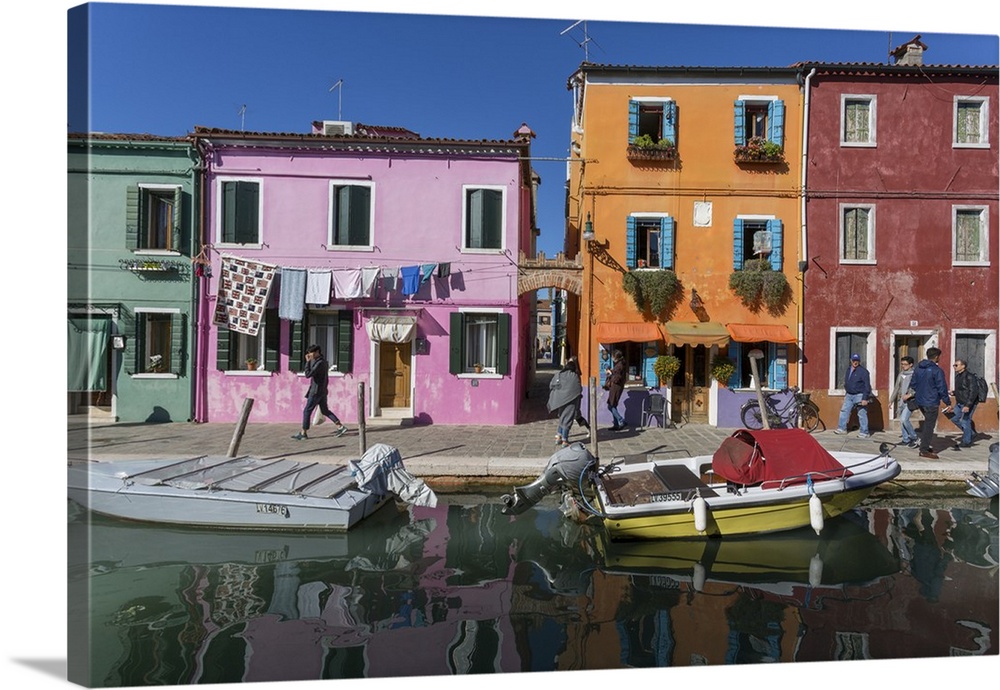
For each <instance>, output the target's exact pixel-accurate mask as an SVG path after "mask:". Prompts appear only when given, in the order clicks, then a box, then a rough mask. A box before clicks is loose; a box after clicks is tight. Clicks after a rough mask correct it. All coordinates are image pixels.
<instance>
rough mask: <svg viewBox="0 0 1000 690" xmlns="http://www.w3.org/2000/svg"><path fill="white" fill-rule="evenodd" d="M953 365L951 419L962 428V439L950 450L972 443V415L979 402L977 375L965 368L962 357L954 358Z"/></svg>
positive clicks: (965, 446) (959, 448) (966, 446)
mask: <svg viewBox="0 0 1000 690" xmlns="http://www.w3.org/2000/svg"><path fill="white" fill-rule="evenodd" d="M954 366H955V390H953V391H952V392H951V394H952V396H954V398H955V414H953V415H952V416H951V421H952V422H953V423H954V424H955V426H957V427H958V428H959V429H961V430H962V440H961V441H959V442H958V444H957V445H955V446H953V447H952V450H961V449H962V448H968V447H969V446H971V445H972V436H973V432H972V415H973V413H975V411H976V405H978V404H979V390H978V386H977V385H976V379H977V378H978V377H977V376H976V375H975V374H974V373H972V372H971V371H969V370H968V369H967V368H966V363H965V360H964V359H956V360H955V365H954Z"/></svg>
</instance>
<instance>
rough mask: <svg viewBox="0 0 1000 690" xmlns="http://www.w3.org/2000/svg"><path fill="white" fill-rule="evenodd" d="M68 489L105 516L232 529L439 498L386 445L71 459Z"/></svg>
mask: <svg viewBox="0 0 1000 690" xmlns="http://www.w3.org/2000/svg"><path fill="white" fill-rule="evenodd" d="M68 487H69V497H70V499H72V500H73V501H75V502H77V503H79V504H81V505H82V506H84V507H86V508H88V509H89V510H91V511H93V512H95V513H100V514H102V515H111V516H114V517H118V518H123V519H127V520H138V521H143V522H156V523H166V524H174V525H192V526H198V527H215V528H229V529H263V530H321V531H346V530H349V529H350V528H351V527H353V526H354V525H356V524H357V523H358V522H360V521H361V520H363V519H364V518H366V517H368V516H369V515H371V514H373V513H374V512H375V511H377V510H378V509H379V508H381V507H382V505H383V504H385V503H386V502H387V501H388V500H390V498H394V497H396V498H400V499H402V500H404V501H406V502H409V503H412V504H415V505H435V504H436V502H437V499H436V497H435V496H434V493H433V492H432V491H431V490H430V489H429V488H428V487H427V486H426V485H425V484H424V483H423V482H422V481H421V480H419V479H416V478H414V477H412V476H411V475H409V474H408V473H407V472H406V470H405V468H404V467H403V461H402V458H401V457H400V455H399V451H397V450H396V449H395V448H392V447H391V446H387V445H385V444H381V443H380V444H375V445H374V446H372V447H371V448H369V449H368V451H367V452H366V453H365V455H364V456H363V457H362V458H361V460H360V461H350V462H349V463H348V464H347V465H340V466H331V465H328V464H323V463H319V462H300V461H295V460H288V459H287V458H279V459H261V458H252V457H238V458H230V457H221V456H207V455H203V456H199V457H191V458H172V459H156V460H126V461H120V462H84V463H75V462H71V463H70V465H69V481H68Z"/></svg>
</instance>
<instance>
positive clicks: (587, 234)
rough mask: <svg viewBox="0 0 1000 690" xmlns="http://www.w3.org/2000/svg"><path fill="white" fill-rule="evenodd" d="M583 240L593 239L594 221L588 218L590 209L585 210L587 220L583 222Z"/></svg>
mask: <svg viewBox="0 0 1000 690" xmlns="http://www.w3.org/2000/svg"><path fill="white" fill-rule="evenodd" d="M583 241H584V242H593V241H594V223H593V222H592V221H591V220H590V211H587V222H586V223H584V224H583Z"/></svg>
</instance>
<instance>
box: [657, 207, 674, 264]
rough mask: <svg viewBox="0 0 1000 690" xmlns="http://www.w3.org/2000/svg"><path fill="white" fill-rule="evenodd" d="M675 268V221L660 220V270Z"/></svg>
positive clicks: (669, 219)
mask: <svg viewBox="0 0 1000 690" xmlns="http://www.w3.org/2000/svg"><path fill="white" fill-rule="evenodd" d="M673 267H674V219H673V218H670V217H667V218H660V268H670V269H672V268H673Z"/></svg>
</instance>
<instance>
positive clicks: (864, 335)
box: [830, 328, 875, 395]
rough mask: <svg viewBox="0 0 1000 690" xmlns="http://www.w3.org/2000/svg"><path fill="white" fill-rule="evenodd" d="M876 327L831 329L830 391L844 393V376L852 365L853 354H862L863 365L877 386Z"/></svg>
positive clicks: (873, 383) (873, 384)
mask: <svg viewBox="0 0 1000 690" xmlns="http://www.w3.org/2000/svg"><path fill="white" fill-rule="evenodd" d="M874 342H875V329H873V328H850V329H848V328H845V329H842V330H837V329H834V330H832V331H831V348H830V353H831V357H830V381H831V385H830V392H831V393H836V394H840V395H843V394H844V377H845V376H846V375H847V370H848V369H849V368H850V366H851V355H852V354H854V353H857V354H858V355H860V356H861V366H863V367H865V368H866V369H868V373H869V374H871V381H872V387H873V388H874V386H875V370H874V361H875V351H874V349H871V348H873V347H874Z"/></svg>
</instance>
